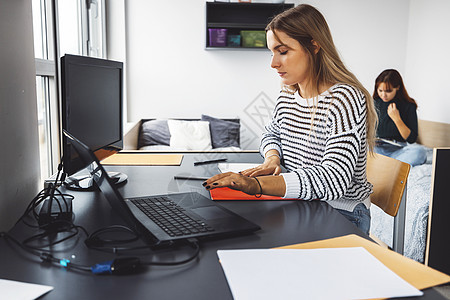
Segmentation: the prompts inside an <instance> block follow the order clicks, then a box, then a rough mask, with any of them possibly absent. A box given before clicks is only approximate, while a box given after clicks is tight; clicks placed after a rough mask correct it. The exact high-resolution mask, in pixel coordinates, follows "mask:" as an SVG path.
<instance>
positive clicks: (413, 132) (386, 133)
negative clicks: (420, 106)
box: [373, 69, 427, 166]
mask: <svg viewBox="0 0 450 300" xmlns="http://www.w3.org/2000/svg"><path fill="white" fill-rule="evenodd" d="M373 100H374V101H375V107H376V109H377V111H378V116H379V118H378V119H379V124H378V128H377V137H378V139H377V141H376V144H375V152H377V153H379V154H383V155H386V156H390V157H393V158H395V159H398V160H400V161H403V162H405V163H408V164H410V165H412V166H416V165H421V164H423V163H424V162H425V161H426V159H427V154H426V151H425V148H423V147H422V146H421V145H418V144H415V142H416V140H417V134H418V124H417V123H418V122H417V113H416V110H417V103H416V101H414V99H412V98H411V97H409V95H408V93H407V92H406V88H405V85H404V84H403V79H402V76H401V75H400V73H399V72H398V71H397V70H394V69H389V70H384V71H383V72H381V74H380V75H378V77H377V79H376V80H375V90H374V92H373Z"/></svg>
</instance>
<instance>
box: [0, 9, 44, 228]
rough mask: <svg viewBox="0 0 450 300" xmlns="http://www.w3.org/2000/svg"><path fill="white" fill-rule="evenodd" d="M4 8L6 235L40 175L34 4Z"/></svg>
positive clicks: (1, 172)
mask: <svg viewBox="0 0 450 300" xmlns="http://www.w3.org/2000/svg"><path fill="white" fill-rule="evenodd" d="M0 7H1V8H0V41H1V46H0V137H1V139H2V146H1V147H0V178H1V182H0V231H6V230H9V229H10V228H11V227H12V226H13V225H14V223H15V222H16V221H17V220H18V219H19V217H20V216H21V215H22V214H23V212H24V211H25V208H26V206H27V205H28V204H29V203H30V202H31V200H33V198H34V197H35V196H36V195H37V193H38V191H39V187H38V185H39V177H40V170H39V163H38V162H39V140H38V129H37V124H38V121H37V102H36V77H35V76H36V67H35V63H34V51H33V24H32V17H31V16H32V14H31V1H28V0H16V1H2V2H1V4H0ZM18 37H19V38H18Z"/></svg>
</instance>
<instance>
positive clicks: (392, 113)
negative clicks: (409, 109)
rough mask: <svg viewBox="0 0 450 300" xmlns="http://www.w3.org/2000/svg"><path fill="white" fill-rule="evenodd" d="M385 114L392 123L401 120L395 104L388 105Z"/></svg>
mask: <svg viewBox="0 0 450 300" xmlns="http://www.w3.org/2000/svg"><path fill="white" fill-rule="evenodd" d="M387 113H388V115H389V117H390V118H391V119H392V121H394V123H397V121H398V120H401V118H400V111H399V110H398V109H397V106H396V105H395V103H391V104H389V106H388V110H387Z"/></svg>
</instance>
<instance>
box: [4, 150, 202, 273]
mask: <svg viewBox="0 0 450 300" xmlns="http://www.w3.org/2000/svg"><path fill="white" fill-rule="evenodd" d="M62 161H63V158H61V163H60V164H59V165H58V173H57V175H56V178H55V182H54V183H50V184H49V186H48V187H47V188H44V189H42V190H41V191H40V192H39V193H38V194H37V195H36V196H35V197H34V198H33V199H32V201H31V202H30V203H29V205H28V206H27V208H26V209H25V211H24V213H23V214H22V216H21V217H20V218H19V220H18V221H17V222H16V224H18V223H19V222H23V223H24V224H25V225H27V226H29V227H32V228H39V229H40V230H42V232H39V233H37V234H35V235H32V236H30V237H27V238H25V240H23V242H20V241H18V240H17V239H15V238H14V237H12V236H11V235H10V234H8V233H6V232H0V237H3V238H5V239H6V240H7V241H10V242H12V244H14V245H16V246H18V247H19V248H20V249H22V250H24V251H26V252H27V253H29V254H32V255H34V256H37V257H39V258H40V259H41V260H42V261H44V262H49V263H52V264H56V265H59V266H62V267H64V268H66V269H74V270H78V271H85V272H91V273H93V274H130V273H135V272H137V271H139V270H140V269H141V268H143V267H147V266H151V265H153V266H174V265H180V264H185V263H187V262H190V261H192V260H194V259H195V258H196V257H198V255H199V252H200V246H199V244H198V241H197V240H195V239H189V240H187V242H188V245H190V246H192V247H193V248H194V252H193V254H191V255H190V256H189V257H188V258H186V259H183V260H180V261H167V262H154V261H141V260H140V259H139V258H138V257H118V258H115V259H113V260H110V261H106V262H102V263H98V264H95V265H93V266H88V265H83V264H77V263H73V262H71V261H70V260H69V259H66V258H57V257H54V256H53V255H52V254H51V253H50V251H49V250H46V248H49V247H52V246H54V245H57V244H61V243H63V242H66V241H68V240H70V239H72V238H75V237H77V240H76V241H75V242H77V241H78V240H79V238H80V236H79V234H80V231H81V232H83V233H84V234H85V235H86V237H87V238H86V240H85V244H86V246H87V247H88V248H90V249H96V250H100V251H111V252H112V253H114V254H118V252H124V251H134V250H140V249H150V246H148V245H145V246H137V247H124V246H120V247H118V246H117V245H126V244H129V243H132V242H136V241H138V240H139V237H140V236H139V234H137V233H136V232H135V231H133V230H132V229H130V228H128V227H126V226H122V225H112V226H108V227H105V228H101V229H98V230H96V231H94V232H93V233H92V234H88V232H87V230H86V229H85V228H83V227H82V226H79V225H75V224H74V223H73V221H74V218H75V215H74V214H73V212H72V200H73V199H74V197H73V196H72V195H69V194H65V193H62V192H61V191H60V190H59V189H58V187H57V182H58V180H59V179H60V176H62V177H64V175H65V173H64V172H61V170H62ZM53 201H55V203H56V206H53V204H52V203H53ZM45 205H47V207H44V206H45ZM54 207H55V208H56V210H57V211H53V208H54ZM39 208H40V211H38V209H39ZM43 210H44V212H43ZM45 210H47V211H45ZM54 213H55V214H54ZM55 216H56V217H55ZM27 217H32V218H33V219H34V221H35V222H36V223H37V224H32V223H30V222H28V221H27V220H26V218H27ZM44 217H45V218H44ZM43 218H44V219H43ZM116 231H123V232H125V233H127V234H130V235H131V236H130V237H126V238H122V239H111V238H106V237H104V236H103V235H105V234H108V233H112V232H116ZM64 233H65V235H64ZM61 235H62V236H61ZM55 236H58V237H59V238H58V239H55V240H52V241H48V240H49V238H53V237H55ZM44 239H46V241H47V243H43V242H42V241H43V240H44Z"/></svg>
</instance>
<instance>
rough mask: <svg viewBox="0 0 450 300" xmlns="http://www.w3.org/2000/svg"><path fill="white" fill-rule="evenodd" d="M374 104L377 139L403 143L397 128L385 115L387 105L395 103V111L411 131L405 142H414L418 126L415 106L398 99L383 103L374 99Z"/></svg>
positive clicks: (403, 140) (386, 114) (378, 99)
mask: <svg viewBox="0 0 450 300" xmlns="http://www.w3.org/2000/svg"><path fill="white" fill-rule="evenodd" d="M374 102H375V107H376V109H377V113H378V128H377V137H379V138H385V139H393V140H396V141H399V142H405V139H403V137H402V136H401V134H400V132H399V131H398V129H397V126H395V123H394V121H392V119H391V118H390V117H389V115H388V113H387V109H388V106H389V104H391V103H395V105H396V106H397V109H398V110H399V112H400V117H401V118H402V120H403V122H404V123H405V125H406V126H407V127H408V128H409V129H410V130H411V133H410V134H409V136H408V138H407V139H406V142H408V143H415V142H416V140H417V134H418V125H417V112H416V106H415V105H414V104H413V103H410V102H407V101H404V100H398V99H393V100H391V101H389V102H384V101H383V100H381V99H380V98H375V99H374Z"/></svg>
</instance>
